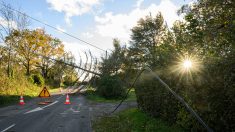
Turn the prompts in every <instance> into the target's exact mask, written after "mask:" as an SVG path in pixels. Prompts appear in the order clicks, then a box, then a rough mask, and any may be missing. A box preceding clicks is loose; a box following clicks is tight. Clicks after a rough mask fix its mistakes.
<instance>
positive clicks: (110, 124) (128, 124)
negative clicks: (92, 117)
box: [92, 108, 183, 132]
mask: <svg viewBox="0 0 235 132" xmlns="http://www.w3.org/2000/svg"><path fill="white" fill-rule="evenodd" d="M92 127H93V130H94V131H96V132H181V131H183V130H182V129H180V128H179V127H177V126H169V125H168V124H167V123H166V122H164V121H162V120H160V119H155V118H152V117H150V116H148V115H146V114H145V113H143V112H141V111H140V110H138V109H136V108H132V109H128V110H124V111H122V112H120V113H118V114H117V115H115V116H111V117H102V118H100V119H98V120H96V121H94V122H93V126H92Z"/></svg>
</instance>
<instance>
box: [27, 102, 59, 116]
mask: <svg viewBox="0 0 235 132" xmlns="http://www.w3.org/2000/svg"><path fill="white" fill-rule="evenodd" d="M58 102H59V101H55V102H53V103H51V104H49V105H46V106H44V107H42V108H41V107H38V108H35V109H33V110H31V111H28V112H26V113H24V114H28V113H32V112H37V111H40V110H43V109H44V108H46V107H49V106H52V105H54V104H56V103H58Z"/></svg>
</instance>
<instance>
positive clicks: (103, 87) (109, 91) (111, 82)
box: [97, 75, 126, 98]
mask: <svg viewBox="0 0 235 132" xmlns="http://www.w3.org/2000/svg"><path fill="white" fill-rule="evenodd" d="M125 91H126V90H125V88H124V86H123V84H122V81H121V80H120V78H119V77H118V76H110V75H105V76H102V77H101V78H100V80H99V84H98V88H97V92H98V94H99V95H100V96H103V97H105V98H121V97H124V95H125Z"/></svg>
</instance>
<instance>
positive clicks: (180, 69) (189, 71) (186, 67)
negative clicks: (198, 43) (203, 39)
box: [170, 54, 202, 80]
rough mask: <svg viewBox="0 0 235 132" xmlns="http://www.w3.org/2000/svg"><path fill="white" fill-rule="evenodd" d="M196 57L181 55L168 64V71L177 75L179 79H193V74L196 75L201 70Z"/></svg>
mask: <svg viewBox="0 0 235 132" xmlns="http://www.w3.org/2000/svg"><path fill="white" fill-rule="evenodd" d="M197 58H198V57H197V56H196V55H194V56H193V55H188V54H186V55H181V56H179V57H177V59H176V60H175V62H173V65H172V66H170V71H171V72H172V73H174V74H175V75H177V76H179V78H180V79H183V78H187V79H190V80H193V75H198V74H199V73H201V71H202V65H201V62H200V61H199V59H197Z"/></svg>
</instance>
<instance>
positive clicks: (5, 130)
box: [1, 124, 16, 132]
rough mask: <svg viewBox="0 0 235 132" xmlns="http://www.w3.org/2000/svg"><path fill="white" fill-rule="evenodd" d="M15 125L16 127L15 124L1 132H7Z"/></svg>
mask: <svg viewBox="0 0 235 132" xmlns="http://www.w3.org/2000/svg"><path fill="white" fill-rule="evenodd" d="M15 125H16V124H12V125H11V126H9V127H8V128H6V129H4V130H2V131H1V132H5V131H7V130H9V129H11V128H12V127H14V126H15Z"/></svg>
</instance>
